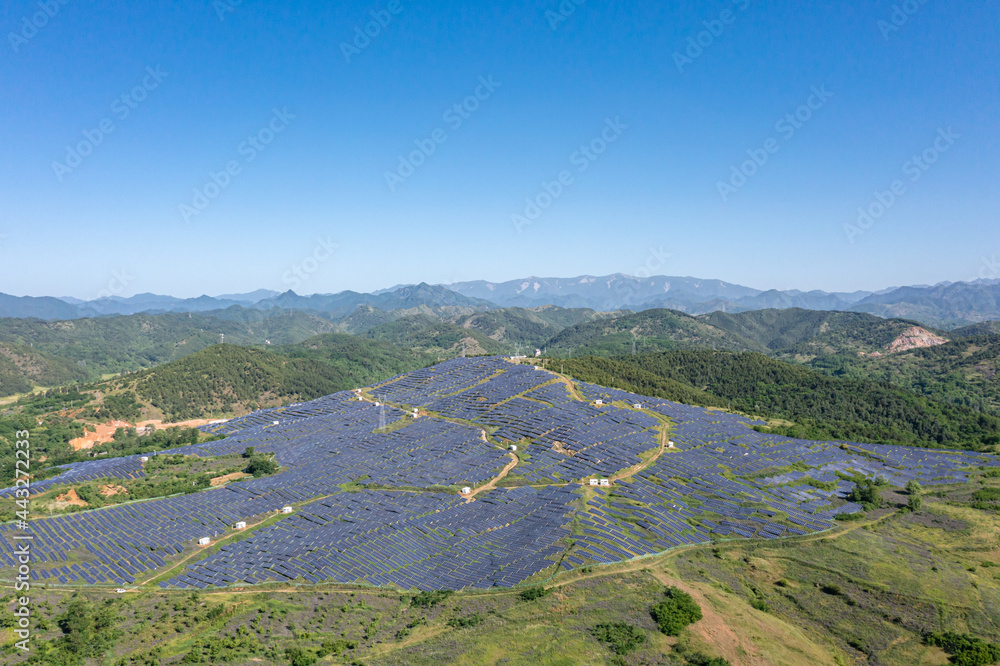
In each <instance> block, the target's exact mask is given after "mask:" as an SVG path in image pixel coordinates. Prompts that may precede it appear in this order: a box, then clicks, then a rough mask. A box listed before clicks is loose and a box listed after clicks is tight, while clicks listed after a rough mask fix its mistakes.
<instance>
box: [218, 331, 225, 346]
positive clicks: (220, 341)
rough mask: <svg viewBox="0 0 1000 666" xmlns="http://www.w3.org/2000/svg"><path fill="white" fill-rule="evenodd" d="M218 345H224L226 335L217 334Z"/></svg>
mask: <svg viewBox="0 0 1000 666" xmlns="http://www.w3.org/2000/svg"><path fill="white" fill-rule="evenodd" d="M219 344H220V345H224V344H226V334H225V333H219Z"/></svg>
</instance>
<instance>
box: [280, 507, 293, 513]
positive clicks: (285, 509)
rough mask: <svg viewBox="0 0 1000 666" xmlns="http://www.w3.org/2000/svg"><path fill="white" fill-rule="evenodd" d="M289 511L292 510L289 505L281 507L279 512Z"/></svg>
mask: <svg viewBox="0 0 1000 666" xmlns="http://www.w3.org/2000/svg"><path fill="white" fill-rule="evenodd" d="M291 512H292V507H290V506H286V507H284V508H282V509H281V513H291Z"/></svg>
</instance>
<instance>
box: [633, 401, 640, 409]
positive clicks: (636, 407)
mask: <svg viewBox="0 0 1000 666" xmlns="http://www.w3.org/2000/svg"><path fill="white" fill-rule="evenodd" d="M632 409H642V403H641V402H637V403H635V404H634V405H632Z"/></svg>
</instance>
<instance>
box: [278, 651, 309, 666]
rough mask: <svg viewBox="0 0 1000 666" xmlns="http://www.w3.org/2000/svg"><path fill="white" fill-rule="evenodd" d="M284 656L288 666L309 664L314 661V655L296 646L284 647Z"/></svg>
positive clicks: (307, 665) (305, 665)
mask: <svg viewBox="0 0 1000 666" xmlns="http://www.w3.org/2000/svg"><path fill="white" fill-rule="evenodd" d="M285 657H286V658H287V659H288V663H289V665H290V666H311V665H312V664H315V663H316V657H314V656H313V655H311V654H309V653H308V652H306V651H305V650H303V649H302V648H298V647H290V648H286V649H285Z"/></svg>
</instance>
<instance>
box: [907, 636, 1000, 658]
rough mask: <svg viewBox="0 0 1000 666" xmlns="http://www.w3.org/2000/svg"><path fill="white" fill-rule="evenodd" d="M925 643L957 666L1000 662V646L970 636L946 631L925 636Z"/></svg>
mask: <svg viewBox="0 0 1000 666" xmlns="http://www.w3.org/2000/svg"><path fill="white" fill-rule="evenodd" d="M924 643H925V644H927V645H934V646H937V647H939V648H941V649H942V650H944V651H945V652H947V653H948V654H949V655H951V661H952V663H953V664H955V665H956V666H987V664H995V663H997V662H998V661H1000V645H995V644H993V643H987V642H986V641H984V640H983V639H981V638H976V637H975V636H970V635H969V634H955V633H952V632H950V631H946V632H944V633H942V634H938V633H931V634H926V635H925V636H924Z"/></svg>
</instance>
